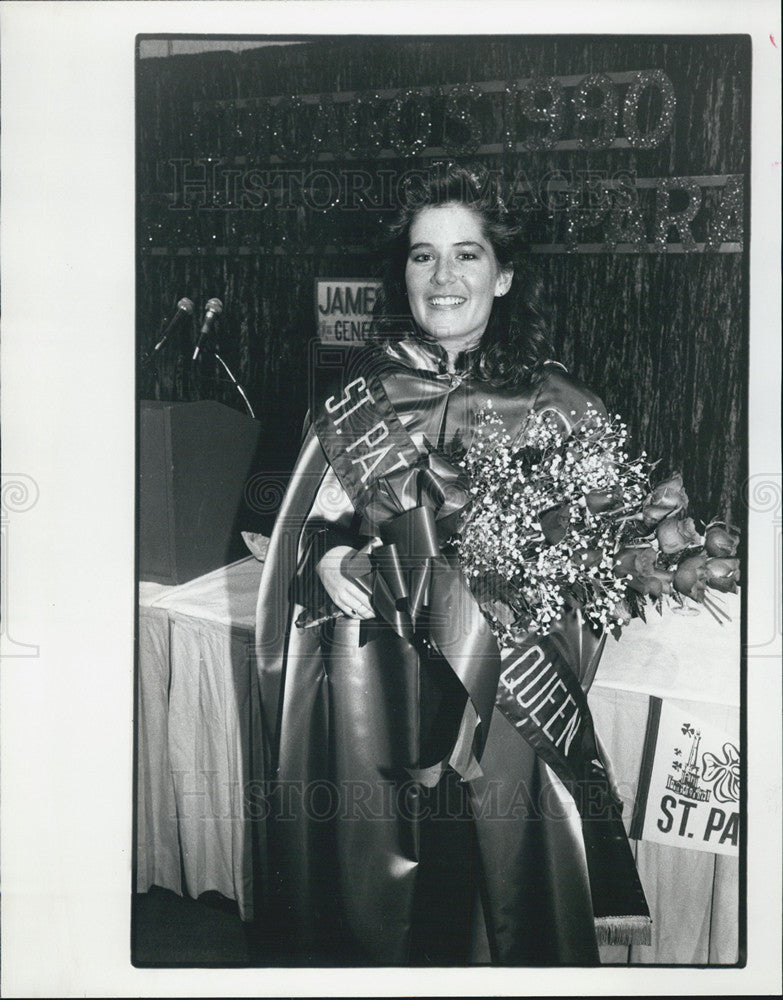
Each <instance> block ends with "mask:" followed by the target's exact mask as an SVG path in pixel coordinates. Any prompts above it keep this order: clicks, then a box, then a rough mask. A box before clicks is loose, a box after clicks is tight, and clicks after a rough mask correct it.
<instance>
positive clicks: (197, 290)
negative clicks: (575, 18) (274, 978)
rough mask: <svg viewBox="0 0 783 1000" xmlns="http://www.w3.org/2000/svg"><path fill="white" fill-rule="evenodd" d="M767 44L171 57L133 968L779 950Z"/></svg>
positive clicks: (159, 208) (143, 618)
mask: <svg viewBox="0 0 783 1000" xmlns="http://www.w3.org/2000/svg"><path fill="white" fill-rule="evenodd" d="M750 59H751V50H750V44H749V39H748V38H747V37H743V36H724V37H687V38H676V39H675V38H671V37H669V38H666V37H661V38H634V37H633V36H624V37H622V38H609V37H605V36H604V37H594V36H578V37H573V36H569V35H557V36H546V37H538V38H534V39H530V38H525V37H524V36H510V35H509V36H505V37H495V36H492V37H488V38H481V37H478V36H473V37H470V36H460V37H453V36H445V37H417V38H403V37H363V38H351V37H341V36H331V37H318V38H312V37H311V38H308V37H299V38H289V39H275V38H264V39H210V38H203V39H198V38H193V37H190V38H176V37H175V38H146V37H141V38H140V39H139V43H138V64H137V71H138V76H137V92H136V94H137V103H136V124H137V137H138V138H137V142H138V145H137V154H138V160H137V199H138V201H137V205H138V229H137V237H138V258H137V294H138V298H137V317H136V318H137V337H138V341H137V346H138V349H139V358H140V360H139V374H138V383H137V384H138V390H139V399H140V401H139V482H140V486H139V525H138V529H139V536H138V540H139V577H140V591H139V594H140V597H139V626H138V627H139V633H138V634H139V644H138V650H139V661H138V673H137V683H138V697H139V702H138V714H137V725H138V729H137V768H138V770H137V785H136V795H137V800H136V808H137V814H136V816H137V824H136V836H137V840H136V859H135V860H136V886H135V889H136V891H137V896H136V898H135V900H134V905H135V915H134V956H133V957H134V961H136V962H138V963H142V964H143V963H149V964H153V965H157V964H163V965H165V964H168V963H174V964H179V963H182V962H184V961H188V960H189V961H192V962H194V963H196V964H200V963H204V962H208V963H219V962H226V963H241V962H243V961H247V962H250V963H258V964H262V965H275V964H277V963H283V964H286V963H293V964H308V965H312V964H314V965H350V964H358V965H383V966H386V965H421V966H432V965H435V966H447V965H470V964H496V963H497V964H504V965H518V966H525V965H590V964H596V963H598V962H609V963H625V962H631V963H641V964H656V963H663V964H686V965H688V964H690V965H702V964H709V965H713V964H714V965H733V964H736V963H737V962H740V961H741V960H742V956H743V954H744V937H743V934H742V927H741V919H740V907H739V902H740V893H739V855H740V850H739V849H740V839H741V838H740V834H741V819H742V817H741V801H742V800H741V790H742V782H741V773H742V761H741V745H740V740H739V707H740V706H739V691H740V684H739V682H740V629H741V621H742V610H741V600H740V596H739V592H740V584H741V575H742V570H741V563H742V554H743V551H744V549H743V545H742V540H743V537H744V534H745V515H744V510H743V498H742V488H743V483H744V482H745V481H746V478H747V443H746V426H747V417H746V413H747V407H746V398H747V346H748V322H747V315H748V294H747V283H748V282H747V274H748V267H747V261H748V258H747V252H748V243H749V234H748V233H747V232H746V227H745V219H746V217H747V214H748V213H747V197H748V193H749V138H750V134H749V132H750V116H749V110H750V97H751V94H750ZM169 315H170V318H169ZM161 317H163V318H164V319H165V320H166V325H164V326H163V327H162V328H161V322H160V321H161ZM303 426H304V430H303ZM194 901H195V902H194Z"/></svg>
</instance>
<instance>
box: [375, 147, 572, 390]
mask: <svg viewBox="0 0 783 1000" xmlns="http://www.w3.org/2000/svg"><path fill="white" fill-rule="evenodd" d="M449 203H458V204H460V205H465V206H466V207H467V208H469V209H471V210H472V211H473V212H475V213H476V214H477V215H478V216H479V217H480V219H481V225H482V228H483V231H484V234H485V236H486V238H487V239H488V240H489V242H490V243H491V245H492V248H493V250H494V252H495V257H496V258H497V262H498V265H499V266H500V268H501V269H502V270H506V269H508V268H511V267H513V269H514V280H513V281H512V283H511V289H510V290H509V292H508V294H507V295H505V296H502V297H496V298H495V301H494V303H493V306H492V311H491V313H490V317H489V322H488V323H487V328H486V330H485V331H484V335H483V337H482V338H481V343H480V346H479V350H478V351H477V352H476V356H475V360H474V361H473V369H472V370H473V374H474V375H475V376H476V377H477V378H479V379H481V380H482V381H485V382H488V383H490V384H491V385H492V386H495V387H497V388H500V387H508V388H511V387H515V386H522V385H525V384H528V385H529V384H530V383H534V382H536V381H537V380H538V379H539V378H540V376H541V373H542V368H543V365H544V363H545V362H546V361H547V360H551V359H552V358H553V351H552V348H551V346H550V344H549V341H548V339H547V321H546V316H545V312H544V307H543V303H542V282H541V277H540V275H539V274H538V273H537V272H536V271H534V270H533V268H531V267H530V265H529V264H528V263H527V262H526V261H523V260H522V259H520V242H519V234H520V227H519V226H518V225H515V224H514V223H513V221H512V219H511V217H510V215H509V212H508V211H507V209H506V207H505V204H504V202H503V200H502V196H501V191H500V184H499V182H498V179H497V178H496V177H495V176H493V174H492V173H490V171H488V170H487V169H486V168H485V167H483V166H477V167H475V168H473V167H467V166H461V165H459V164H455V163H448V164H433V167H432V168H431V170H430V171H429V172H427V173H424V172H417V173H416V174H415V175H414V176H412V178H410V179H409V180H408V181H407V182H406V184H405V185H404V187H403V193H402V205H401V206H400V209H399V211H398V214H397V217H396V218H395V220H394V222H393V223H392V224H391V225H390V227H389V239H388V243H387V247H386V255H385V259H384V265H383V268H382V275H381V277H382V282H383V284H382V288H381V290H380V293H379V296H378V299H377V302H376V307H375V311H374V322H373V331H374V332H373V340H374V341H375V342H376V343H381V344H383V343H388V342H390V341H394V340H399V339H401V338H402V337H406V336H411V335H413V336H419V337H421V336H422V333H421V331H420V330H419V328H418V327H417V325H416V323H415V321H414V319H413V316H412V315H411V311H410V306H409V304H408V299H407V296H406V293H405V265H406V262H407V259H408V251H409V248H410V230H411V226H412V224H413V220H414V219H415V218H416V215H417V214H418V212H420V211H421V210H422V209H423V208H428V207H430V206H433V205H446V204H449Z"/></svg>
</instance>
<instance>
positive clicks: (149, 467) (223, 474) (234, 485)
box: [138, 400, 261, 584]
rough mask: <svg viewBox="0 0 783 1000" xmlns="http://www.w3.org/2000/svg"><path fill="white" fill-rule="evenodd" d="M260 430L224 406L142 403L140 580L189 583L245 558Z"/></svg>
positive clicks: (201, 403)
mask: <svg viewBox="0 0 783 1000" xmlns="http://www.w3.org/2000/svg"><path fill="white" fill-rule="evenodd" d="M260 430H261V425H260V424H259V422H258V421H257V420H253V419H252V418H251V417H248V416H245V414H243V413H238V412H237V411H236V410H232V409H230V408H229V407H227V406H224V405H223V404H222V403H217V402H214V401H201V402H194V403H172V402H158V401H155V400H141V402H140V411H139V501H138V558H139V578H140V579H142V580H152V581H154V582H156V583H166V584H180V583H186V582H187V581H188V580H192V579H194V578H195V577H197V576H202V575H203V574H204V573H208V572H210V571H211V570H213V569H217V567H219V566H225V565H226V564H227V563H229V562H231V561H232V560H234V559H237V558H241V556H242V555H246V554H247V550H246V548H245V546H244V542H243V540H242V536H241V534H240V531H241V530H242V528H243V527H248V528H250V527H252V524H253V521H254V513H253V511H252V510H251V509H250V508H249V506H248V504H247V500H246V498H245V486H246V484H247V481H248V479H249V478H250V477H251V476H252V475H253V473H254V471H255V463H256V455H257V451H258V445H259V433H260Z"/></svg>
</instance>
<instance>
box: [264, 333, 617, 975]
mask: <svg viewBox="0 0 783 1000" xmlns="http://www.w3.org/2000/svg"><path fill="white" fill-rule="evenodd" d="M386 350H387V353H388V355H389V361H390V364H389V365H388V367H387V368H386V369H385V370H384V371H383V372H382V375H381V377H382V380H383V384H384V388H385V389H386V392H387V394H388V396H389V399H390V400H391V401H392V404H393V406H394V409H395V411H396V412H397V414H398V416H399V417H400V419H401V420H402V422H403V424H404V425H405V427H406V430H407V432H408V434H409V435H410V436H411V438H412V440H413V441H414V442H415V443H416V445H417V447H419V448H420V449H422V450H423V449H424V448H425V446H426V445H425V441H426V442H428V443H429V444H430V445H433V446H435V447H438V448H440V449H444V450H446V451H449V450H450V449H452V448H454V447H458V446H463V447H464V446H466V445H468V444H469V442H470V437H471V434H472V432H473V428H474V426H475V419H476V414H477V412H478V411H479V410H480V409H481V408H483V407H485V406H486V404H487V403H488V402H489V401H491V404H492V408H493V410H494V411H495V412H496V413H497V414H499V415H500V416H501V417H502V419H503V420H504V423H505V424H506V427H507V429H508V430H509V431H510V432H511V433H512V434H513V433H514V431H515V430H516V429H517V428H519V426H520V424H521V422H522V421H523V419H524V417H525V415H526V414H527V413H528V412H529V410H530V408H531V407H535V409H536V410H540V411H543V410H549V411H552V412H555V413H557V414H558V415H559V416H560V418H561V419H562V421H563V423H564V425H565V426H566V427H570V426H571V425H572V424H573V423H574V422H575V421H576V420H578V419H579V418H580V417H581V416H582V415H583V414H584V412H585V409H586V407H587V405H588V404H591V405H592V406H594V407H595V408H596V409H598V410H599V411H602V410H603V407H602V404H601V402H600V400H598V399H597V397H595V396H594V395H593V394H592V393H590V392H589V391H588V390H587V389H586V388H585V387H584V386H582V385H581V384H580V383H578V382H577V381H576V380H575V379H573V378H571V377H570V376H569V375H568V374H567V373H566V372H565V371H564V369H562V368H561V367H560V366H555V365H551V366H547V369H546V373H545V375H544V378H543V381H542V382H541V383H540V384H539V385H537V386H536V387H535V388H531V389H529V390H523V391H513V392H512V391H508V392H502V391H497V390H493V389H491V388H489V387H488V386H486V385H485V384H483V383H480V382H478V381H477V380H475V379H474V378H473V377H471V376H469V375H468V376H464V375H461V374H454V373H451V374H450V373H449V372H448V371H447V370H446V367H445V355H444V353H443V352H442V350H441V349H440V348H438V347H437V345H427V344H423V343H421V342H418V341H413V340H410V341H403V342H401V343H400V344H397V345H393V346H391V347H389V348H387V349H386ZM324 527H326V529H327V531H326V532H323V531H321V533H320V535H318V537H319V538H321V539H323V538H326V539H327V547H328V545H330V544H335V543H345V544H350V545H352V546H354V547H356V548H358V547H360V546H361V545H362V544H363V543H364V542H366V541H367V539H366V537H364V536H361V535H359V534H358V533H357V518H356V516H355V512H354V510H353V507H352V505H351V502H350V500H349V499H348V497H347V496H346V494H345V492H344V491H343V489H342V487H341V486H340V483H339V481H338V479H337V477H336V475H335V473H334V470H333V469H331V468H330V467H329V465H328V463H327V461H326V458H325V455H324V453H323V451H322V449H321V446H320V444H319V441H318V439H317V437H316V436H315V435H314V433H313V431H312V430H310V431H308V433H307V435H306V437H305V441H304V444H303V448H302V452H301V454H300V458H299V460H298V463H297V466H296V469H295V471H294V475H293V478H292V481H291V485H290V487H289V490H288V493H287V495H286V497H285V499H284V502H283V504H282V506H281V510H280V514H279V516H278V520H277V523H276V526H275V530H274V532H273V535H272V539H271V542H270V548H269V553H268V555H267V560H266V565H265V570H264V575H263V579H262V584H261V590H260V594H259V604H258V621H257V641H258V667H259V680H260V685H261V692H262V704H263V707H264V712H265V722H266V726H265V731H266V738H267V751H268V760H269V765H270V771H271V775H272V782H271V794H270V809H269V819H268V840H269V844H270V856H269V866H270V870H269V873H268V885H269V898H268V900H267V906H268V911H269V913H270V914H271V919H272V921H273V923H274V924H275V926H276V927H277V928H278V929H279V931H280V947H281V949H282V950H283V951H284V953H285V955H286V956H287V957H288V959H289V960H290V961H294V962H297V963H302V964H306V963H308V962H312V963H314V964H330V963H334V964H351V963H356V964H368V965H372V964H378V965H405V964H425V962H426V961H427V960H428V959H427V949H426V948H424V949H422V946H421V940H420V938H421V936H422V934H424V936H426V937H429V939H430V940H438V939H444V938H445V939H446V940H447V941H448V940H449V939H451V938H453V939H454V947H453V949H450V948H449V947H448V944H447V945H446V946H442V947H440V948H439V949H436V951H437V957H436V958H435V959H434V961H436V963H437V964H467V963H471V962H491V963H496V964H504V965H558V964H570V965H591V964H596V963H597V962H598V950H597V944H596V938H595V931H594V923H593V912H592V906H591V896H590V886H589V880H588V875H587V867H586V861H585V852H584V846H583V842H582V836H581V827H580V823H579V818H578V815H577V813H576V809H575V807H574V804H573V801H572V800H571V798H570V796H569V795H568V793H567V792H566V790H565V788H564V787H563V785H562V784H561V782H560V781H559V780H558V778H557V777H556V776H555V775H554V773H553V772H552V771H551V770H550V769H549V767H548V766H547V765H546V764H544V763H543V761H541V760H540V759H539V758H538V757H537V755H536V753H535V752H534V751H533V750H532V749H531V747H530V746H529V745H528V744H527V743H526V742H525V741H524V740H523V739H522V738H521V736H520V735H519V733H518V732H517V730H515V729H514V727H513V726H512V725H511V723H509V722H508V721H507V720H506V718H505V717H504V716H503V715H502V714H501V713H500V712H499V711H498V710H495V711H494V712H493V714H492V720H491V725H490V726H489V731H488V736H487V741H486V744H485V746H484V748H483V754H482V755H481V759H480V761H477V760H476V759H475V758H474V757H472V754H471V752H470V751H469V750H468V751H466V744H465V740H464V739H461V736H464V733H465V731H466V728H467V729H469V727H470V722H471V717H470V704H469V702H468V701H467V697H466V693H465V690H464V688H462V686H461V685H460V683H459V681H458V680H457V679H456V677H455V676H454V674H453V673H451V671H450V670H449V668H448V664H446V663H445V661H444V660H443V659H442V658H440V657H439V656H438V655H437V654H435V653H434V652H433V651H432V650H430V649H428V648H427V647H426V646H422V645H421V644H411V643H408V642H406V641H405V640H403V639H401V638H400V637H399V636H398V635H397V634H396V633H394V632H393V631H392V630H390V629H389V628H388V627H383V625H382V624H381V623H378V622H373V621H371V622H363V623H360V622H358V621H353V620H349V619H347V618H345V617H339V618H337V619H335V620H333V621H331V622H329V623H327V624H326V625H324V626H322V627H321V628H308V629H300V628H297V627H296V626H295V625H294V624H293V622H295V620H296V618H297V616H298V615H299V614H300V613H301V612H302V610H303V605H302V603H299V602H300V601H302V600H305V601H306V600H307V599H305V598H302V597H301V594H302V588H301V586H299V587H297V585H296V583H297V581H299V582H300V583H301V581H302V580H303V579H304V580H305V581H307V582H308V584H309V585H310V586H312V587H313V588H314V589H315V590H317V588H318V586H319V584H318V581H317V578H316V577H315V574H314V563H315V562H316V561H317V556H319V554H320V551H321V550H317V549H315V548H314V546H313V545H312V539H313V537H314V533H315V532H316V529H319V528H320V529H323V528H324ZM311 599H312V600H316V599H317V598H316V597H315V596H313V597H312V598H311ZM457 627H458V623H457V622H456V621H455V628H457ZM598 655H600V650H598V651H597V652H596V650H595V649H592V650H588V651H587V652H586V653H585V655H580V656H579V658H578V660H577V661H575V663H574V670H575V672H577V673H578V675H579V680H580V682H581V684H582V686H583V688H584V689H585V690H586V689H587V687H588V686H589V683H590V682H591V680H592V675H593V674H594V672H595V668H596V666H597V660H598ZM473 721H475V716H473ZM429 765H432V767H431V768H430V770H429V771H426V772H422V771H421V770H419V771H417V767H418V768H419V769H421V768H422V767H423V768H427V767H428V766H429ZM422 774H424V778H423V780H414V778H418V779H421V778H422ZM430 786H432V787H430ZM433 810H434V811H435V813H436V814H437V815H438V816H440V815H441V814H442V813H443V812H444V811H445V812H446V813H448V812H453V811H455V810H457V811H458V812H459V813H461V815H462V819H461V820H459V821H457V820H454V819H453V818H452V820H449V821H448V822H450V823H451V824H452V825H451V827H450V829H451V830H452V831H454V833H453V837H454V838H456V840H455V842H456V841H457V840H458V841H459V846H458V847H457V848H456V849H455V854H456V858H455V860H454V863H453V864H451V862H450V861H449V859H448V854H449V849H450V845H451V839H450V836H451V835H449V834H448V829H449V828H448V827H447V825H446V824H444V825H442V826H439V825H438V824H437V823H436V822H432V821H431V819H432V815H433ZM427 817H429V818H430V822H428V823H427V822H426V818H427ZM455 822H456V823H461V824H462V825H456V826H455V825H454V823H455ZM444 831H446V833H445V840H444ZM439 838H440V839H439ZM428 852H429V860H427V856H428ZM433 852H434V853H435V855H436V857H435V858H434V859H433V857H432V854H433ZM425 860H426V861H427V864H426V870H425V865H424V861H425ZM433 860H434V867H433ZM450 865H451V867H450ZM433 872H435V875H433ZM438 880H440V882H439V881H438ZM462 881H465V882H466V883H469V885H464V886H460V885H456V886H455V883H460V882H462ZM450 893H451V896H450V895H449V894H450ZM439 894H442V895H443V899H444V900H446V905H445V906H442V907H441V909H440V910H438V908H437V907H435V908H434V909H433V908H432V907H431V906H429V905H428V898H427V897H433V896H438V895H439ZM452 896H453V899H454V903H453V907H450V905H449V904H448V900H449V899H451V898H452ZM466 901H467V902H466ZM422 904H423V906H424V911H425V916H424V917H423V918H422V912H423V911H422ZM460 907H462V909H461V910H460V913H461V914H462V915H460V916H459V917H457V918H456V920H455V919H451V920H449V919H448V913H449V909H450V908H451V909H454V908H457V909H459V908H460ZM439 913H440V914H444V916H443V919H444V921H445V923H444V928H443V932H444V933H443V934H439V928H438V927H437V926H432V925H433V922H435V924H437V921H438V920H439V919H440V917H439ZM422 920H423V922H422ZM428 922H429V923H428ZM457 939H458V940H457ZM441 944H442V940H441ZM449 954H453V961H451V962H449V960H448V957H447V956H448V955H449Z"/></svg>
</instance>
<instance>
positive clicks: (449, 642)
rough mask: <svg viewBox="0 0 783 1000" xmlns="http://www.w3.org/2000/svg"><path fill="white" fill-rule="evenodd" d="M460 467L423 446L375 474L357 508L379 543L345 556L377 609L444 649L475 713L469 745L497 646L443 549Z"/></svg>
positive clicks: (490, 700)
mask: <svg viewBox="0 0 783 1000" xmlns="http://www.w3.org/2000/svg"><path fill="white" fill-rule="evenodd" d="M468 487H469V481H468V478H467V476H466V474H465V473H464V471H462V470H460V469H458V468H456V467H455V466H454V465H453V464H452V463H451V462H449V461H448V460H447V459H446V458H444V457H443V456H442V455H440V454H438V453H437V452H434V451H430V452H428V453H427V454H426V455H424V456H422V457H421V459H420V460H419V462H418V463H417V464H416V465H414V466H411V467H409V468H406V469H402V470H399V471H398V472H395V473H392V474H391V475H388V476H385V477H383V478H381V479H378V480H377V481H376V483H375V484H374V489H373V495H372V497H371V499H370V500H369V502H368V503H367V504H366V506H365V508H364V515H363V520H362V529H361V530H362V534H365V535H375V536H380V539H381V541H382V543H383V544H382V545H381V546H380V547H378V548H375V549H373V550H372V552H371V553H369V554H362V555H361V556H358V557H357V558H355V559H354V560H353V566H352V569H353V571H354V572H357V571H358V574H359V575H361V576H362V577H364V578H365V579H366V580H367V581H368V584H369V586H370V589H371V591H372V599H373V605H374V607H375V609H376V611H377V612H378V616H379V617H380V618H382V619H383V620H384V621H386V622H387V623H388V624H389V625H390V626H391V627H392V628H393V629H394V630H395V632H397V634H398V635H400V636H401V637H402V638H404V639H406V640H407V641H408V642H414V640H415V637H416V634H417V631H418V632H419V634H420V636H422V637H423V638H424V639H425V640H426V641H427V642H429V644H430V645H431V646H432V647H433V648H434V649H435V650H436V651H437V652H438V653H440V655H442V656H443V657H444V659H445V660H446V662H447V663H448V664H449V666H450V667H451V669H452V670H453V671H454V673H455V674H456V676H457V677H458V678H459V680H460V682H461V684H462V686H463V687H464V688H465V690H466V691H467V693H468V695H469V697H470V700H471V701H472V703H473V706H474V708H475V710H476V715H477V716H478V726H477V728H476V738H475V751H476V755H477V756H480V753H481V750H482V749H483V746H484V742H485V740H486V735H487V731H488V728H489V722H490V718H491V715H492V709H493V705H494V701H495V694H496V691H497V679H498V674H499V672H500V651H499V650H498V646H497V642H496V640H495V637H494V636H493V634H492V631H491V630H490V628H489V626H488V624H487V622H486V620H485V618H484V616H483V615H482V613H481V609H480V607H479V605H478V603H477V602H476V600H475V598H474V597H473V595H472V594H471V592H470V589H469V588H468V586H467V584H466V582H465V578H464V576H463V574H462V571H461V570H460V568H459V566H458V564H457V562H456V557H455V556H454V555H453V554H451V553H449V552H448V551H446V552H444V551H443V548H442V547H443V543H444V542H445V541H447V540H448V539H449V538H450V537H451V536H452V535H453V534H454V533H455V530H456V529H457V527H458V524H459V520H460V517H461V515H462V512H463V511H464V509H465V507H466V506H467V504H468V503H469V500H470V496H469V491H468Z"/></svg>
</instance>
